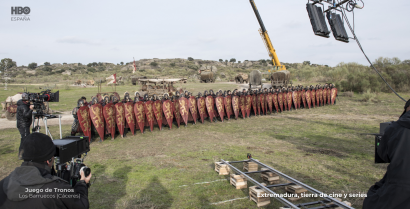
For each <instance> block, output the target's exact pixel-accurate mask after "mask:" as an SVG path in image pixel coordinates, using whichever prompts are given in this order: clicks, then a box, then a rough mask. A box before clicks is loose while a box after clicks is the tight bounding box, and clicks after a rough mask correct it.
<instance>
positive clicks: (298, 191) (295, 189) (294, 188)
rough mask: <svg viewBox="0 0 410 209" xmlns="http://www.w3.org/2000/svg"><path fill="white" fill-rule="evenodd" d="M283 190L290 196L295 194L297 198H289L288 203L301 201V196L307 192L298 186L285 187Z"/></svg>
mask: <svg viewBox="0 0 410 209" xmlns="http://www.w3.org/2000/svg"><path fill="white" fill-rule="evenodd" d="M285 190H286V192H288V193H291V194H297V195H298V196H299V197H289V198H288V199H289V200H290V201H297V200H300V199H302V196H301V194H304V193H305V192H307V190H306V189H305V188H303V187H301V186H299V185H291V186H285Z"/></svg>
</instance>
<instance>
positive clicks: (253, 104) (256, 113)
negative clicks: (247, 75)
mask: <svg viewBox="0 0 410 209" xmlns="http://www.w3.org/2000/svg"><path fill="white" fill-rule="evenodd" d="M252 108H253V113H254V114H255V115H258V107H257V106H256V95H255V94H252Z"/></svg>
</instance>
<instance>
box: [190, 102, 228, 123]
mask: <svg viewBox="0 0 410 209" xmlns="http://www.w3.org/2000/svg"><path fill="white" fill-rule="evenodd" d="M197 103H198V112H199V116H200V117H201V121H202V123H204V119H205V117H206V105H205V98H203V97H200V98H198V100H197ZM228 118H229V116H228Z"/></svg>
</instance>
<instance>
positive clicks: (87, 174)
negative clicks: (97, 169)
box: [81, 166, 91, 177]
mask: <svg viewBox="0 0 410 209" xmlns="http://www.w3.org/2000/svg"><path fill="white" fill-rule="evenodd" d="M81 170H83V171H84V176H85V177H87V176H89V175H90V173H91V169H90V168H89V167H87V166H84V167H82V168H81Z"/></svg>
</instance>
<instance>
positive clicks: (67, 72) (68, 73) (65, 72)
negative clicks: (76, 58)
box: [61, 70, 71, 75]
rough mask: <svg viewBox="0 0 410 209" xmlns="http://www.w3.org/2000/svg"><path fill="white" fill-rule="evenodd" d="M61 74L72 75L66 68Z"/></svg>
mask: <svg viewBox="0 0 410 209" xmlns="http://www.w3.org/2000/svg"><path fill="white" fill-rule="evenodd" d="M61 74H63V75H71V71H69V70H66V71H64V72H62V73H61Z"/></svg>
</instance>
